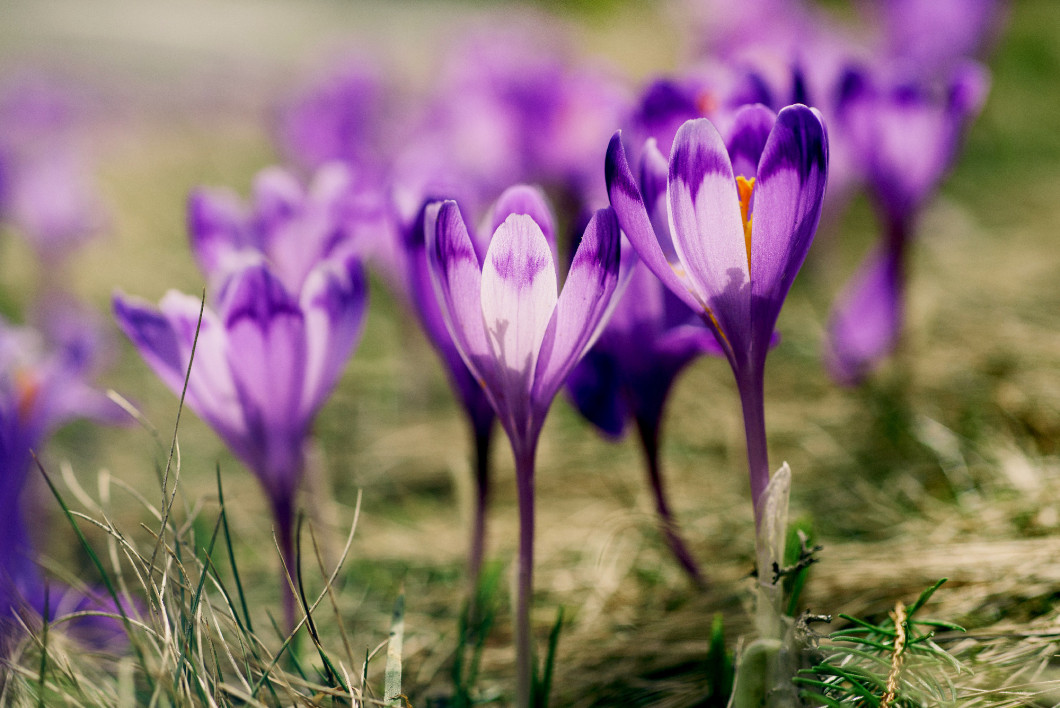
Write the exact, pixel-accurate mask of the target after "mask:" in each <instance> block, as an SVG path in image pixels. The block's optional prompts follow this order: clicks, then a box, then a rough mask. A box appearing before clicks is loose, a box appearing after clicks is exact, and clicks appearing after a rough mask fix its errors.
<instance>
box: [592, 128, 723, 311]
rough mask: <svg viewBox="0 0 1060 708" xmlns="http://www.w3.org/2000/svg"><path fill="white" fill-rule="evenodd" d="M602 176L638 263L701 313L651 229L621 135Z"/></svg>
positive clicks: (611, 145) (617, 135) (612, 146)
mask: <svg viewBox="0 0 1060 708" xmlns="http://www.w3.org/2000/svg"><path fill="white" fill-rule="evenodd" d="M604 176H605V179H606V181H607V194H608V197H609V198H610V200H611V208H613V209H614V210H615V216H616V217H617V218H618V223H619V225H620V226H621V228H622V231H623V232H624V233H625V234H626V238H628V239H629V242H630V244H632V246H633V248H634V249H635V250H636V252H637V254H638V255H639V256H640V258H641V260H642V261H644V264H645V265H647V266H648V268H649V269H650V270H651V272H653V273H655V275H656V277H658V278H659V280H661V281H662V282H663V283H664V284H665V285H666V287H667V288H669V289H670V290H671V291H672V292H673V293H674V294H675V295H677V296H678V297H679V298H681V300H683V301H684V302H685V303H687V304H688V306H689V307H691V308H692V309H694V310H695V311H696V312H699V313H702V312H703V308H704V306H705V303H704V302H702V301H701V300H700V299H699V298H698V297H697V295H696V293H694V292H692V291H691V289H690V286H689V285H687V284H686V283H685V281H684V280H682V278H681V277H680V276H678V274H677V272H676V271H675V267H679V266H675V265H672V264H671V263H670V262H669V261H668V260H667V257H666V253H665V251H664V250H663V246H662V245H661V239H660V238H659V237H657V235H656V232H655V229H654V228H653V227H652V222H651V217H650V216H649V213H648V210H647V206H646V205H645V203H644V198H643V196H642V194H641V189H640V187H639V186H638V185H637V181H636V179H634V177H633V172H632V171H631V170H630V168H629V162H628V161H627V159H626V150H625V148H624V147H623V146H622V134H621V132H617V133H615V134H614V136H613V137H612V138H611V142H610V143H609V144H608V147H607V158H606V160H605V162H604Z"/></svg>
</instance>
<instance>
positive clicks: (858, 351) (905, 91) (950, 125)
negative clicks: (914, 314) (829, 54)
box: [825, 62, 988, 385]
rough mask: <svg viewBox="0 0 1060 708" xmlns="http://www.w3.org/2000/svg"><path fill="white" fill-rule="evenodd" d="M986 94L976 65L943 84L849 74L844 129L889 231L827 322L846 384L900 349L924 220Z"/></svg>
mask: <svg viewBox="0 0 1060 708" xmlns="http://www.w3.org/2000/svg"><path fill="white" fill-rule="evenodd" d="M987 87H988V78H987V74H986V70H985V69H984V68H983V67H981V66H980V65H978V64H975V63H970V62H965V63H964V64H961V65H960V66H959V67H958V68H957V69H955V70H954V71H953V72H952V74H951V76H950V77H949V78H948V80H947V81H945V82H943V83H941V84H939V83H936V82H923V81H919V80H917V79H916V78H910V77H906V76H901V77H899V78H898V79H895V78H893V77H890V76H888V75H887V74H886V73H885V71H884V70H882V69H880V70H877V71H875V72H873V71H869V70H865V69H851V70H850V71H848V72H847V74H846V75H845V77H844V80H843V84H842V91H841V94H842V95H841V103H840V107H839V110H838V121H839V128H838V129H839V130H842V131H843V132H844V134H845V135H846V137H847V141H848V142H849V144H850V145H851V147H852V149H853V150H854V151H855V153H856V155H857V164H858V165H859V166H860V167H861V168H862V170H863V171H864V179H865V182H866V184H867V186H868V189H869V193H870V196H871V198H872V200H873V203H874V205H875V207H876V211H877V214H878V218H879V221H880V223H881V228H882V232H883V233H882V237H881V240H880V243H879V245H878V246H877V247H876V248H874V249H873V250H872V252H870V254H869V255H868V257H867V258H866V259H865V261H864V262H863V264H862V265H861V267H860V268H859V270H858V271H857V272H856V273H855V275H854V276H853V278H852V279H851V281H850V283H849V284H848V285H847V286H846V288H845V289H844V291H843V292H842V293H841V294H840V295H839V297H838V298H837V302H836V305H835V308H834V310H833V313H832V315H831V318H830V321H829V326H828V342H827V344H826V351H825V360H826V363H827V366H828V369H829V372H830V373H831V374H832V376H833V378H835V379H836V380H837V381H839V382H840V383H843V384H847V385H853V384H858V383H860V382H862V381H863V380H864V379H865V377H866V376H868V375H869V373H871V371H872V370H873V369H874V368H875V367H876V366H877V365H878V364H879V363H880V362H881V361H882V360H883V359H885V358H886V357H887V356H888V355H890V353H891V352H892V351H893V350H894V347H895V345H896V344H897V341H898V338H899V335H900V333H901V330H902V322H903V313H904V299H905V295H904V291H905V280H906V261H907V259H908V250H909V244H910V242H911V240H912V238H913V236H914V235H915V233H916V222H917V219H918V217H919V215H920V213H921V212H922V210H923V208H924V206H925V204H926V203H927V202H928V201H929V200H930V199H931V198H932V197H933V196H934V194H935V192H936V190H937V189H938V186H939V183H940V182H941V180H942V178H943V177H944V176H945V174H946V173H947V172H948V170H949V168H950V166H951V165H952V164H953V162H954V161H955V159H956V157H957V154H958V151H959V149H960V145H961V141H962V138H963V136H964V133H965V130H966V128H967V126H968V124H969V123H970V122H971V120H972V119H973V118H974V117H975V116H976V115H977V114H978V112H979V109H980V107H981V106H982V103H983V101H984V99H985V97H986V92H987Z"/></svg>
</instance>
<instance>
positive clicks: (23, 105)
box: [0, 74, 107, 270]
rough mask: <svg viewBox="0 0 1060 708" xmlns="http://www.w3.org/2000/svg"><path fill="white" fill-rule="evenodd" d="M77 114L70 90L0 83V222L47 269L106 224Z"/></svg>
mask: <svg viewBox="0 0 1060 708" xmlns="http://www.w3.org/2000/svg"><path fill="white" fill-rule="evenodd" d="M82 113H83V110H82V107H81V106H79V104H78V101H77V100H76V98H75V96H74V95H73V92H72V91H69V90H66V89H65V87H62V86H60V85H59V84H58V83H57V82H55V81H53V80H50V79H47V78H45V77H42V76H37V75H30V74H25V75H19V76H15V77H11V78H9V79H7V80H5V82H4V84H3V86H0V221H6V222H9V223H10V224H12V225H13V226H15V228H16V230H17V231H18V232H19V234H20V235H21V236H23V237H24V238H25V239H26V240H27V241H28V242H29V244H30V245H31V246H32V247H33V248H34V250H35V251H36V252H37V254H38V255H39V257H40V258H41V259H43V260H46V261H49V263H50V264H51V265H52V266H53V270H54V265H55V264H56V262H58V261H60V260H61V259H62V258H63V257H64V256H66V255H68V254H69V253H70V251H72V250H73V248H74V247H76V246H78V245H80V244H81V243H82V242H84V241H85V240H86V239H88V238H89V237H91V236H93V235H95V234H98V233H99V232H100V231H102V229H103V227H104V226H105V224H106V221H107V219H106V215H105V212H104V209H103V206H102V204H101V201H100V198H99V195H98V194H97V192H96V187H95V184H94V181H93V179H92V176H91V170H90V166H89V162H88V161H87V160H86V155H85V150H84V149H83V148H84V146H83V145H82V144H81V143H82V140H81V139H80V136H79V133H80V127H81V125H80V124H81V123H83V116H82V115H81V114H82Z"/></svg>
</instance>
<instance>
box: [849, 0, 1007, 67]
mask: <svg viewBox="0 0 1060 708" xmlns="http://www.w3.org/2000/svg"><path fill="white" fill-rule="evenodd" d="M865 4H866V5H867V7H866V10H867V13H868V14H869V17H870V19H871V20H872V21H873V25H874V26H879V27H881V28H882V38H881V39H882V44H883V47H882V48H883V49H884V50H885V51H887V52H888V54H889V55H890V56H892V57H894V58H896V59H903V60H906V61H908V62H909V63H910V64H912V65H915V66H916V67H917V69H918V71H920V72H923V73H927V72H938V71H943V72H946V71H951V70H952V69H953V68H954V66H955V65H957V64H959V63H960V62H962V61H963V60H965V59H968V58H972V57H978V56H981V55H982V54H983V50H984V49H986V47H987V46H988V45H989V44H990V43H991V41H992V40H993V39H996V37H997V34H998V31H999V29H1000V27H1001V24H1002V21H1003V18H1004V14H1005V3H1004V2H1003V0H868V1H867V2H866V3H865ZM873 15H875V17H873ZM936 75H937V74H936Z"/></svg>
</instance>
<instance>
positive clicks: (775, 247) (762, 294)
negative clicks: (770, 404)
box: [751, 105, 828, 358]
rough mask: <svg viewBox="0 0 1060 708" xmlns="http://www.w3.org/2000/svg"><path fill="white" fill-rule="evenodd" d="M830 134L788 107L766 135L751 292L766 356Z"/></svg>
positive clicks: (810, 116)
mask: <svg viewBox="0 0 1060 708" xmlns="http://www.w3.org/2000/svg"><path fill="white" fill-rule="evenodd" d="M827 172H828V138H827V135H826V134H825V128H824V123H822V122H821V118H820V116H819V115H818V113H817V112H816V111H815V110H813V109H811V108H807V107H806V106H802V105H795V106H789V107H787V108H785V109H784V110H782V111H781V112H780V114H779V115H778V116H777V122H776V125H775V126H774V128H773V131H772V132H771V133H770V135H769V141H768V142H767V143H766V147H765V150H764V151H763V153H762V161H761V162H760V163H759V166H758V178H757V180H756V182H755V187H754V196H753V199H754V201H753V211H752V215H753V225H752V230H751V290H752V294H753V297H754V300H755V313H754V322H753V326H754V337H755V340H754V345H753V346H754V348H755V350H756V353H757V354H756V355H757V356H760V357H763V358H764V357H765V353H766V350H767V348H768V346H769V340H770V338H771V337H772V335H773V328H774V326H775V325H776V321H777V316H778V315H779V314H780V308H781V306H782V305H783V303H784V298H785V297H786V296H787V294H788V290H789V289H790V288H791V283H792V281H794V280H795V275H796V274H797V273H798V272H799V268H801V267H802V263H803V261H804V260H805V259H806V253H807V252H808V251H809V248H810V244H811V243H812V242H813V236H814V233H815V232H816V230H817V223H818V221H819V220H820V217H821V201H822V200H823V199H824V189H825V179H826V176H827Z"/></svg>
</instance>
